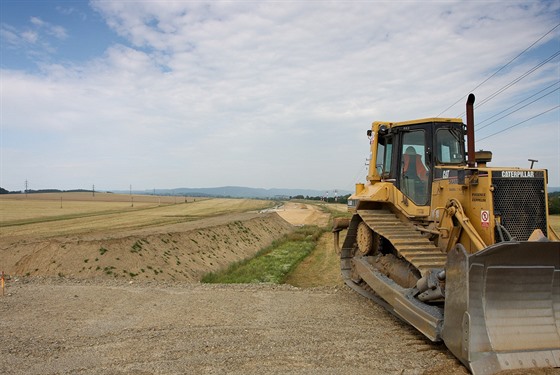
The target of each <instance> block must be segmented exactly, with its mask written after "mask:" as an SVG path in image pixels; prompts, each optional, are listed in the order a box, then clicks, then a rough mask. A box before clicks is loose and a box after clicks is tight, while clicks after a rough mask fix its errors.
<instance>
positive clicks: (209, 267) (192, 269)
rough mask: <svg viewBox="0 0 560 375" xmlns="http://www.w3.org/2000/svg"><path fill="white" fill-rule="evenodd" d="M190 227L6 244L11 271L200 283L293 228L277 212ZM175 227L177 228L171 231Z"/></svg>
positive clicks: (6, 267)
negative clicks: (207, 276)
mask: <svg viewBox="0 0 560 375" xmlns="http://www.w3.org/2000/svg"><path fill="white" fill-rule="evenodd" d="M235 219H236V220H233V221H229V222H226V223H222V224H220V225H215V226H207V227H198V228H196V229H190V230H185V231H180V230H178V229H179V228H177V227H165V226H163V227H161V228H160V230H158V231H154V230H153V229H152V230H150V231H146V232H145V233H142V232H138V231H136V232H135V233H134V234H133V235H124V234H123V235H122V236H114V234H113V236H112V237H111V238H106V239H101V238H94V239H92V238H88V237H87V236H85V235H84V236H81V237H78V238H76V237H73V238H72V239H68V238H65V237H59V238H52V239H47V240H43V241H39V242H35V243H25V242H18V243H16V244H12V245H11V246H9V247H8V248H3V249H2V250H1V252H2V257H1V258H2V259H4V261H3V264H1V265H0V267H2V269H3V270H4V271H5V272H7V273H8V274H13V275H20V276H21V275H30V276H61V277H73V278H98V277H109V278H126V279H131V280H177V281H188V282H196V281H199V280H200V278H201V277H202V275H204V274H205V273H207V272H210V271H217V270H219V269H222V268H225V267H227V266H228V265H229V264H230V263H232V262H235V261H239V260H242V259H245V258H248V257H251V256H252V255H254V254H255V253H256V252H257V251H259V250H260V249H262V248H264V247H266V246H268V245H270V244H271V243H272V241H274V240H275V239H278V238H280V237H281V236H282V235H284V234H285V233H288V232H290V231H292V230H293V226H292V225H291V224H289V223H288V222H286V221H285V220H283V219H282V218H281V217H280V216H279V215H277V214H276V213H266V214H261V215H258V216H252V217H251V218H249V219H247V220H237V219H238V217H237V216H236V217H235ZM168 229H173V230H168Z"/></svg>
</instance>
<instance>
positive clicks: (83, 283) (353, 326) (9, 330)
mask: <svg viewBox="0 0 560 375" xmlns="http://www.w3.org/2000/svg"><path fill="white" fill-rule="evenodd" d="M7 292H9V296H4V297H2V298H0V315H1V316H2V320H1V321H0V330H1V332H2V345H1V346H0V368H2V369H4V370H5V371H6V373H10V374H185V373H192V374H202V373H205V374H226V373H227V374H257V373H259V374H260V373H263V372H264V373H267V374H280V373H281V374H356V373H372V374H423V373H425V374H431V373H434V374H435V373H450V374H466V373H467V372H466V370H465V369H464V367H462V366H461V364H460V363H458V361H457V360H456V359H455V358H454V357H453V356H452V355H451V354H450V353H449V352H448V351H447V350H446V349H445V347H444V346H443V345H441V344H433V343H430V342H429V341H428V340H426V339H424V338H423V336H421V335H420V334H418V333H417V332H416V331H415V330H414V329H412V328H410V327H409V326H407V325H406V324H404V323H402V322H401V321H399V320H397V319H396V318H394V317H393V316H392V315H390V314H388V313H386V312H385V311H384V310H383V309H381V308H380V307H378V306H377V305H375V304H373V303H371V302H370V301H368V300H366V299H364V298H362V297H360V296H358V295H356V294H355V293H353V292H352V291H350V290H348V289H346V288H344V287H341V288H339V287H323V288H311V289H300V288H295V287H291V286H288V285H283V286H278V285H204V284H192V283H173V284H170V283H156V282H151V283H132V284H130V283H129V282H125V281H117V280H114V281H108V280H69V279H48V278H40V279H38V278H34V279H30V280H19V281H13V282H11V283H10V285H9V288H8V290H7Z"/></svg>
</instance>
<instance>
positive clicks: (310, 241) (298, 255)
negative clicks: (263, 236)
mask: <svg viewBox="0 0 560 375" xmlns="http://www.w3.org/2000/svg"><path fill="white" fill-rule="evenodd" d="M323 233H324V229H322V228H319V227H316V226H304V227H301V228H298V229H297V230H296V231H294V232H293V233H290V234H288V235H286V236H285V237H284V238H282V239H281V240H278V241H275V242H274V243H273V244H272V245H271V246H269V247H267V248H265V249H263V250H261V251H259V252H258V253H257V254H256V255H255V257H253V258H251V259H248V260H244V261H241V262H237V263H233V264H232V265H230V266H229V267H228V268H227V269H226V270H224V271H221V272H212V273H208V274H206V275H205V276H204V277H203V278H202V280H201V281H202V282H203V283H223V284H235V283H276V284H282V283H283V282H284V280H285V279H286V277H287V276H288V275H289V274H290V272H291V271H292V270H294V269H295V267H297V265H298V264H299V263H300V262H301V261H302V260H303V259H304V258H305V257H307V255H309V254H310V253H311V251H312V250H313V249H314V248H315V246H316V245H317V241H318V240H319V238H320V237H321V235H322V234H323Z"/></svg>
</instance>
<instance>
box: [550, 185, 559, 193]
mask: <svg viewBox="0 0 560 375" xmlns="http://www.w3.org/2000/svg"><path fill="white" fill-rule="evenodd" d="M559 191H560V187H558V186H556V187H551V186H549V187H548V192H549V193H556V192H559Z"/></svg>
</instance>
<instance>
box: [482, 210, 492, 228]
mask: <svg viewBox="0 0 560 375" xmlns="http://www.w3.org/2000/svg"><path fill="white" fill-rule="evenodd" d="M480 224H482V227H483V228H488V227H489V226H490V211H487V210H481V211H480Z"/></svg>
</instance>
